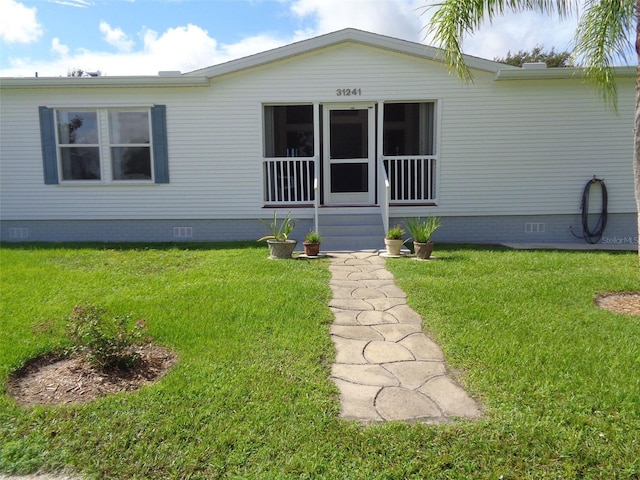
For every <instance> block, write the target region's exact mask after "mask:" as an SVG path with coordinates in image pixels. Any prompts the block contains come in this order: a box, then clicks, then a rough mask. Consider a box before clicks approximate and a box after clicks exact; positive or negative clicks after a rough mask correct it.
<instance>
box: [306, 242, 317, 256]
mask: <svg viewBox="0 0 640 480" xmlns="http://www.w3.org/2000/svg"><path fill="white" fill-rule="evenodd" d="M302 245H303V246H304V254H305V255H306V256H307V257H317V256H318V254H319V253H320V243H318V242H303V243H302Z"/></svg>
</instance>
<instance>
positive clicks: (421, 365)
mask: <svg viewBox="0 0 640 480" xmlns="http://www.w3.org/2000/svg"><path fill="white" fill-rule="evenodd" d="M382 366H383V367H384V368H385V369H387V370H388V371H389V372H391V373H392V374H393V376H394V377H395V378H396V379H398V381H399V382H400V386H401V387H405V388H409V389H411V390H415V389H416V388H418V387H420V386H421V385H423V384H424V383H425V382H426V381H427V380H429V379H430V378H432V377H435V376H437V375H443V374H445V373H446V371H445V368H444V362H421V361H418V362H413V361H409V362H393V363H385V364H383V365H382Z"/></svg>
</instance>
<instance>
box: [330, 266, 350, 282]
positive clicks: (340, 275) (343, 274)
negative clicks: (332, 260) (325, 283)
mask: <svg viewBox="0 0 640 480" xmlns="http://www.w3.org/2000/svg"><path fill="white" fill-rule="evenodd" d="M329 271H330V272H331V280H332V281H335V280H349V275H351V274H352V273H353V270H350V269H349V270H344V269H340V270H336V269H335V268H334V269H333V270H331V269H330V270H329Z"/></svg>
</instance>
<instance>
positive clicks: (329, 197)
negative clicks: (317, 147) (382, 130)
mask: <svg viewBox="0 0 640 480" xmlns="http://www.w3.org/2000/svg"><path fill="white" fill-rule="evenodd" d="M332 110H366V111H367V123H368V126H367V137H368V138H367V149H368V157H367V159H364V158H363V159H362V160H363V161H362V163H365V160H366V163H367V185H368V191H367V192H366V193H365V192H362V193H361V194H360V195H361V196H360V197H359V198H358V199H357V200H356V199H355V198H354V200H351V201H349V198H348V197H349V196H352V197H356V195H357V194H355V193H354V194H349V193H340V194H332V193H331V164H332V162H331V158H330V146H331V143H330V142H331V124H330V122H331V111H332ZM322 132H323V135H322V174H323V175H322V176H323V189H324V205H327V206H360V205H367V206H370V205H375V204H376V148H377V140H376V139H377V131H376V102H349V103H325V104H323V105H322ZM365 195H366V198H365Z"/></svg>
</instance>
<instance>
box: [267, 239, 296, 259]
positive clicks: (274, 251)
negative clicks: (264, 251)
mask: <svg viewBox="0 0 640 480" xmlns="http://www.w3.org/2000/svg"><path fill="white" fill-rule="evenodd" d="M267 244H268V245H269V258H291V255H292V254H293V250H294V249H295V248H296V245H297V244H298V242H297V241H296V240H285V241H284V242H279V241H277V240H273V239H269V240H267Z"/></svg>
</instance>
